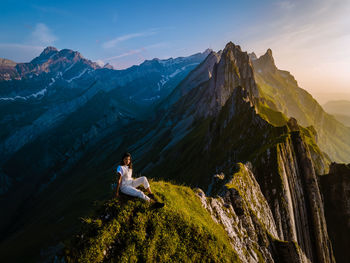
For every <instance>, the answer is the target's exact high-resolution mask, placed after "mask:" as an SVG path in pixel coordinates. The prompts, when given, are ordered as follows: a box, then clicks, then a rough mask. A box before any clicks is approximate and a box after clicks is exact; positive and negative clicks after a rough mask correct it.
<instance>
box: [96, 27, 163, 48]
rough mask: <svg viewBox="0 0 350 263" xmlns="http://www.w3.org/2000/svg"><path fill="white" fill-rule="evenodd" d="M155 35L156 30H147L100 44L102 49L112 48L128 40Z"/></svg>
mask: <svg viewBox="0 0 350 263" xmlns="http://www.w3.org/2000/svg"><path fill="white" fill-rule="evenodd" d="M155 34H156V30H154V29H152V30H147V31H144V32H139V33H132V34H127V35H123V36H119V37H116V38H114V39H112V40H109V41H107V42H104V43H103V44H102V47H103V48H112V47H115V46H116V45H117V44H118V43H121V42H123V41H126V40H129V39H133V38H138V37H147V36H152V35H155Z"/></svg>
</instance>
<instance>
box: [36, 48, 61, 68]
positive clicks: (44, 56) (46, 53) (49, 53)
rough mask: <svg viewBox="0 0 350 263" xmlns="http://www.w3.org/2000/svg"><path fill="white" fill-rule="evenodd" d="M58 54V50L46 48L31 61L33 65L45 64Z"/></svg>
mask: <svg viewBox="0 0 350 263" xmlns="http://www.w3.org/2000/svg"><path fill="white" fill-rule="evenodd" d="M57 53H58V50H57V48H55V47H51V46H49V47H47V48H45V49H44V50H43V52H41V54H40V55H39V56H38V57H36V58H34V59H33V60H32V61H31V63H33V64H42V63H45V62H46V61H47V60H48V59H50V58H52V57H53V56H54V55H55V54H57Z"/></svg>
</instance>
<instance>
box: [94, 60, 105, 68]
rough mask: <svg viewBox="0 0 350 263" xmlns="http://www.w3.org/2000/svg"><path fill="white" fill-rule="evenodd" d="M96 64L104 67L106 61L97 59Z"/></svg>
mask: <svg viewBox="0 0 350 263" xmlns="http://www.w3.org/2000/svg"><path fill="white" fill-rule="evenodd" d="M96 64H97V65H99V66H100V67H103V66H104V65H105V64H106V63H104V62H103V61H102V60H101V59H98V60H96Z"/></svg>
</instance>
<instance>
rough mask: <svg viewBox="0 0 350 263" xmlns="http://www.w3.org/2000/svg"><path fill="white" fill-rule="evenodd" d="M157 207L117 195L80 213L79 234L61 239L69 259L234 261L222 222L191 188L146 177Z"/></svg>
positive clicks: (69, 260)
mask: <svg viewBox="0 0 350 263" xmlns="http://www.w3.org/2000/svg"><path fill="white" fill-rule="evenodd" d="M150 184H151V188H152V189H153V192H154V193H155V194H156V196H157V197H158V199H160V200H162V201H163V202H165V204H166V206H165V207H164V208H162V209H159V210H157V209H153V208H152V206H151V205H150V204H149V203H147V202H145V201H143V200H141V199H139V198H130V197H126V196H122V198H121V199H117V200H109V201H107V202H105V203H104V204H103V205H102V206H101V207H99V208H98V209H97V210H96V213H95V215H94V216H92V217H89V218H85V219H84V222H85V225H84V227H83V229H82V232H81V234H79V235H78V236H76V238H74V239H72V240H70V241H68V242H67V243H66V249H65V256H66V260H67V261H68V262H137V261H141V262H169V261H176V262H179V261H180V262H237V261H238V259H237V256H236V253H235V251H234V250H233V249H232V246H231V245H230V243H229V239H228V236H227V234H226V232H225V230H224V229H223V227H222V226H221V225H218V224H217V223H215V222H214V221H213V220H212V218H211V216H210V214H209V213H208V212H207V210H205V209H204V208H203V207H202V205H201V203H200V200H199V198H198V197H197V196H196V194H195V192H194V191H193V190H192V189H191V188H189V187H187V186H180V185H173V184H171V183H169V182H164V181H158V182H154V181H152V180H150Z"/></svg>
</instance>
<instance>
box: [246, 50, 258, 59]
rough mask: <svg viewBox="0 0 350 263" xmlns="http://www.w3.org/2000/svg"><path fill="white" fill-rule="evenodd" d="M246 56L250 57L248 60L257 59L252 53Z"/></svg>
mask: <svg viewBox="0 0 350 263" xmlns="http://www.w3.org/2000/svg"><path fill="white" fill-rule="evenodd" d="M248 55H249V57H250V60H257V59H258V57H257V56H256V54H255V53H254V52H252V53H249V54H248Z"/></svg>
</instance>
